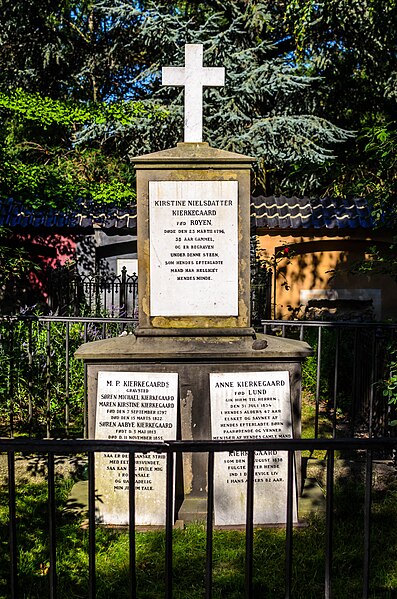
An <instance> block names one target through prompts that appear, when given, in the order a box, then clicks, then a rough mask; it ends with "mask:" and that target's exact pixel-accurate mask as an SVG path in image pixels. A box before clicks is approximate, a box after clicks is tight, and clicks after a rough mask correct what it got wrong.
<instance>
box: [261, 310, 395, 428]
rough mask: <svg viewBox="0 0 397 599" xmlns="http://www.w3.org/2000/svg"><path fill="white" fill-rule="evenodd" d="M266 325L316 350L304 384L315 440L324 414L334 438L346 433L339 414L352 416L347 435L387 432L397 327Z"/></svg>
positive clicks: (310, 323)
mask: <svg viewBox="0 0 397 599" xmlns="http://www.w3.org/2000/svg"><path fill="white" fill-rule="evenodd" d="M262 325H263V331H264V333H267V334H271V335H278V336H281V337H288V338H295V339H300V340H305V341H307V342H308V343H309V344H310V345H311V346H312V348H313V350H314V357H313V358H310V359H309V360H306V362H305V363H304V364H303V384H304V386H305V385H306V389H308V388H310V389H311V390H312V393H313V396H314V399H315V423H314V428H315V433H314V436H315V438H317V437H319V436H321V435H320V412H321V410H323V411H326V412H327V413H328V414H329V416H330V418H331V421H332V436H333V437H336V436H337V435H338V434H339V435H341V434H343V431H341V430H340V427H339V430H338V426H337V421H338V411H340V410H343V411H345V412H347V413H348V421H346V422H345V426H347V430H346V431H345V436H352V437H353V436H355V435H362V434H364V435H368V436H369V437H371V436H373V435H384V434H386V432H387V431H388V430H389V423H390V421H391V420H393V419H394V411H395V408H394V406H392V405H391V404H390V402H388V399H390V398H388V397H387V395H385V394H384V393H383V391H384V388H385V387H384V385H383V381H385V380H386V379H387V378H388V376H389V374H390V362H391V361H392V356H393V352H395V351H396V350H397V324H395V323H394V324H392V323H380V322H368V323H361V322H346V321H344V322H321V321H285V320H264V321H262ZM309 371H310V372H309ZM309 378H311V383H310V382H309V381H308V379H309ZM305 379H306V380H305Z"/></svg>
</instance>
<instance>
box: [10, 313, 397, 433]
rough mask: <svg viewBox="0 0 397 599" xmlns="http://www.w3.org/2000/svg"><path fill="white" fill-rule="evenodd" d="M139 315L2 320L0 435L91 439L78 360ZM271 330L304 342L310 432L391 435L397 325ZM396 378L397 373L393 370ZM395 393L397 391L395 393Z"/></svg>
mask: <svg viewBox="0 0 397 599" xmlns="http://www.w3.org/2000/svg"><path fill="white" fill-rule="evenodd" d="M136 323H137V321H136V319H134V318H98V317H97V318H94V317H60V316H57V317H54V316H51V317H50V316H38V317H34V316H18V317H0V434H1V435H3V436H4V435H13V434H14V433H15V432H19V433H25V434H29V435H30V436H41V437H43V436H44V437H51V436H60V437H65V436H66V437H76V436H80V437H81V436H86V434H87V401H86V400H87V398H86V391H85V369H84V365H83V363H82V362H81V361H80V360H76V359H75V358H74V352H75V351H76V349H77V348H78V347H79V346H80V345H81V344H82V343H85V342H87V341H96V340H99V339H105V338H106V337H112V336H113V337H114V336H117V335H124V334H125V335H126V334H128V333H131V332H132V331H133V330H134V327H135V325H136ZM263 324H264V329H265V332H267V333H269V334H272V335H281V336H289V337H295V338H298V339H305V340H306V341H308V343H309V344H310V345H311V346H312V347H313V349H314V355H313V357H310V358H308V359H306V360H305V361H304V363H303V371H302V373H303V399H304V407H305V409H306V410H309V411H310V414H309V416H308V417H307V419H306V420H307V421H310V426H309V428H308V430H307V431H306V434H307V435H309V436H312V437H314V438H318V437H321V436H325V435H331V436H333V437H349V436H350V437H353V436H360V435H362V436H369V437H371V436H379V435H382V436H385V435H390V434H393V433H394V430H395V427H393V426H390V423H391V422H393V421H394V420H396V416H395V413H394V411H395V403H393V402H396V401H397V397H394V396H393V393H392V386H390V385H389V386H388V380H390V376H391V375H392V374H393V372H392V368H393V362H394V364H395V352H396V351H397V350H396V347H397V344H396V332H397V325H391V324H390V325H389V324H379V323H368V324H363V323H334V322H333V323H325V322H308V321H304V322H300V321H294V322H290V321H288V322H286V321H264V323H263ZM394 376H396V373H394ZM395 393H396V391H395Z"/></svg>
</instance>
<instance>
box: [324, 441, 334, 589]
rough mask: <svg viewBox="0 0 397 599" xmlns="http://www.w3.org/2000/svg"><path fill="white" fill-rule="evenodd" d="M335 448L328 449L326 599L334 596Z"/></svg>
mask: <svg viewBox="0 0 397 599" xmlns="http://www.w3.org/2000/svg"><path fill="white" fill-rule="evenodd" d="M334 458H335V454H334V450H333V449H330V450H329V451H328V460H327V484H326V489H327V491H326V492H327V496H326V517H325V518H326V519H325V523H326V533H325V595H324V596H325V599H331V597H332V590H331V589H332V586H331V585H332V553H333V548H332V542H333V524H334Z"/></svg>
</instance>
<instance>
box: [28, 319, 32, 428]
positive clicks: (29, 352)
mask: <svg viewBox="0 0 397 599" xmlns="http://www.w3.org/2000/svg"><path fill="white" fill-rule="evenodd" d="M32 326H33V323H32V320H31V319H29V320H28V431H29V437H31V436H32V427H33V333H32Z"/></svg>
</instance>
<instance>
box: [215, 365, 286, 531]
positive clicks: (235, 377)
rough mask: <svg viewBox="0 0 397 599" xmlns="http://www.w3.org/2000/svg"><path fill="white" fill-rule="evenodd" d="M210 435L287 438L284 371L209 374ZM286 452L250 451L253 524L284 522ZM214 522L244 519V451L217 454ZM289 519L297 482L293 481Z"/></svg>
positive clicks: (245, 479) (245, 461)
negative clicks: (252, 454)
mask: <svg viewBox="0 0 397 599" xmlns="http://www.w3.org/2000/svg"><path fill="white" fill-rule="evenodd" d="M210 394H211V428H212V438H213V439H225V440H231V439H233V440H234V439H269V438H271V439H280V438H284V439H288V438H292V434H293V433H292V418H291V402H290V389H289V374H288V372H287V371H281V372H233V373H216V374H213V373H212V374H210ZM287 459H288V456H287V452H278V451H261V452H256V453H255V474H254V524H281V523H285V522H286V510H287ZM214 485H215V486H214V506H215V525H240V524H244V523H245V518H246V515H245V514H246V496H247V455H246V452H244V451H241V452H232V453H227V454H226V453H216V454H215V478H214ZM294 494H295V496H294V502H293V503H294V513H293V517H294V521H296V519H297V513H296V484H294Z"/></svg>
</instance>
